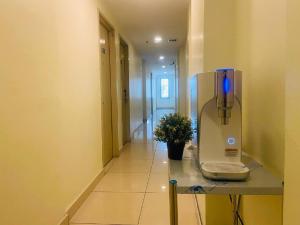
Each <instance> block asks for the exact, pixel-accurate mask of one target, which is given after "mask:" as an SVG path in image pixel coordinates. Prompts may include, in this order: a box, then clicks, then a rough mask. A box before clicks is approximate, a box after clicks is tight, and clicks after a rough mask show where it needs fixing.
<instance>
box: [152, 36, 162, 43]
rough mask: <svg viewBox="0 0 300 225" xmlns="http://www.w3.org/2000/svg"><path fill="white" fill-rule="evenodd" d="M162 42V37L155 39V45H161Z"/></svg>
mask: <svg viewBox="0 0 300 225" xmlns="http://www.w3.org/2000/svg"><path fill="white" fill-rule="evenodd" d="M160 42H162V37H161V36H155V37H154V43H160Z"/></svg>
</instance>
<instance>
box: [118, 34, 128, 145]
mask: <svg viewBox="0 0 300 225" xmlns="http://www.w3.org/2000/svg"><path fill="white" fill-rule="evenodd" d="M119 38H120V48H121V46H123V47H124V48H125V49H126V59H127V60H125V61H124V64H125V73H126V74H125V76H127V79H128V83H127V84H126V85H127V89H128V93H127V94H128V106H127V107H128V109H127V110H128V117H129V118H128V121H127V126H128V127H127V128H126V129H127V132H128V134H127V135H128V137H127V138H126V139H127V140H126V142H125V143H124V137H123V138H122V144H123V145H125V144H127V143H129V142H130V141H131V135H130V85H129V82H130V77H129V46H128V44H127V43H126V41H125V40H124V39H123V38H122V37H121V36H119ZM120 52H121V51H120ZM120 60H121V59H120ZM120 67H121V65H120ZM121 69H122V68H121ZM120 75H121V93H122V94H121V99H122V101H123V82H124V79H123V76H122V72H121V71H120ZM121 110H122V135H124V129H125V128H124V121H123V120H124V118H123V110H124V109H123V107H122V108H121Z"/></svg>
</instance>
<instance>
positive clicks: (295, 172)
mask: <svg viewBox="0 0 300 225" xmlns="http://www.w3.org/2000/svg"><path fill="white" fill-rule="evenodd" d="M299 10H300V2H299V1H298V0H288V4H287V12H288V16H287V24H288V26H287V31H288V36H287V41H288V48H287V49H288V50H287V73H286V86H285V90H286V96H285V103H286V105H285V106H286V145H285V147H286V150H285V177H284V178H285V194H284V223H283V224H284V225H298V224H299V200H300V194H299V193H300V192H299V189H300V178H299V166H298V165H299V159H300V140H299V134H300V118H299V112H300V104H299V99H300V91H299V84H300V76H299V71H300V64H299V61H300V42H299V40H300V31H299V21H300V14H299Z"/></svg>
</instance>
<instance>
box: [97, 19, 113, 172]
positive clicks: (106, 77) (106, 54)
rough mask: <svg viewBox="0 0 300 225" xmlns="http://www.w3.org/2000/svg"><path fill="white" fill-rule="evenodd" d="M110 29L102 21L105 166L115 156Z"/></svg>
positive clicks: (103, 143)
mask: <svg viewBox="0 0 300 225" xmlns="http://www.w3.org/2000/svg"><path fill="white" fill-rule="evenodd" d="M109 35H110V32H109V29H108V28H107V27H106V26H105V25H104V24H102V23H100V43H101V49H100V50H101V95H102V137H103V138H102V161H103V165H104V166H105V165H106V164H107V163H109V161H110V160H111V159H112V158H113V138H112V99H111V98H112V97H111V70H110V44H109Z"/></svg>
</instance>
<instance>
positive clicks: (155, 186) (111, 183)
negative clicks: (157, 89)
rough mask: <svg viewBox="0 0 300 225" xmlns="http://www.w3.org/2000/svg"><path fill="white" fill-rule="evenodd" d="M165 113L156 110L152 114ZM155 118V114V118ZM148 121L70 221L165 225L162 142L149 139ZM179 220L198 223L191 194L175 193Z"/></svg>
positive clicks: (185, 223)
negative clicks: (177, 194)
mask: <svg viewBox="0 0 300 225" xmlns="http://www.w3.org/2000/svg"><path fill="white" fill-rule="evenodd" d="M164 113H169V111H168V110H166V111H163V110H160V111H159V112H156V115H159V116H161V115H163V114H164ZM155 120H156V121H158V120H159V117H157V118H156V119H155ZM152 130H153V129H152V122H150V121H148V123H145V124H144V125H143V126H141V127H140V128H139V129H138V130H137V131H136V132H135V135H134V139H133V140H132V142H131V143H130V144H127V145H126V146H125V148H124V151H123V152H122V153H121V156H120V157H119V158H115V159H113V161H112V163H111V166H110V168H109V170H108V172H107V173H106V175H105V176H104V177H103V178H102V180H101V181H100V183H99V184H98V185H97V187H96V188H95V190H94V191H93V192H92V193H91V195H90V196H89V198H88V199H87V200H86V202H85V203H84V204H83V205H82V207H81V208H80V209H79V210H78V212H77V213H76V214H75V215H74V217H73V218H72V219H71V224H72V225H76V224H81V225H83V224H84V225H88V224H101V225H108V224H120V225H123V224H124V225H125V224H126V225H128V224H130V225H166V224H169V193H168V157H167V150H166V145H165V144H162V143H157V142H155V141H153V136H152ZM178 198H179V199H178V200H179V223H180V224H181V225H200V223H199V222H198V221H199V218H198V212H197V205H196V200H195V197H194V196H193V195H179V197H178Z"/></svg>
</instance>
